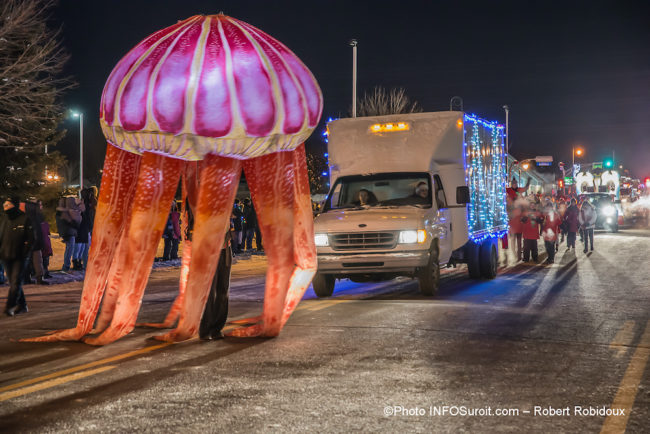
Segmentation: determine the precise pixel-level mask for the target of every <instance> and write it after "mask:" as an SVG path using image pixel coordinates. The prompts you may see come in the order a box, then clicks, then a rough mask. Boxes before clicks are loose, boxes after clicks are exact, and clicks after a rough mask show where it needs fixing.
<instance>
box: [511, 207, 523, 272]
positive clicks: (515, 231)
mask: <svg viewBox="0 0 650 434" xmlns="http://www.w3.org/2000/svg"><path fill="white" fill-rule="evenodd" d="M521 200H523V199H521ZM524 212H525V208H524V207H523V206H521V205H519V204H517V205H515V206H513V207H512V209H511V210H510V233H511V234H512V236H511V237H510V238H511V239H512V246H513V248H514V249H515V250H516V256H517V261H521V253H522V246H521V240H522V237H523V235H522V233H523V231H524V227H523V224H522V223H521V217H522V215H523V214H524Z"/></svg>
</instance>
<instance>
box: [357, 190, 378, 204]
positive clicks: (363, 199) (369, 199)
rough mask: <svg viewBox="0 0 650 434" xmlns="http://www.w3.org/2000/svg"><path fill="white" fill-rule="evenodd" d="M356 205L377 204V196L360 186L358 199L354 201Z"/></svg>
mask: <svg viewBox="0 0 650 434" xmlns="http://www.w3.org/2000/svg"><path fill="white" fill-rule="evenodd" d="M356 204H357V205H375V204H377V196H375V193H373V192H372V191H370V190H367V189H365V188H362V189H361V190H359V200H358V201H357V202H356Z"/></svg>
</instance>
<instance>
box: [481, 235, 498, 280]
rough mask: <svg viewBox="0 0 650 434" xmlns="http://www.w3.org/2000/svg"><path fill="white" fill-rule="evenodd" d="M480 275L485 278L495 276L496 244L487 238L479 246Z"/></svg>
mask: <svg viewBox="0 0 650 434" xmlns="http://www.w3.org/2000/svg"><path fill="white" fill-rule="evenodd" d="M479 262H480V264H481V276H483V277H485V278H486V279H494V278H495V277H497V267H498V263H499V256H498V253H497V246H496V243H495V242H494V240H492V239H487V240H485V241H483V244H481V248H480V260H479Z"/></svg>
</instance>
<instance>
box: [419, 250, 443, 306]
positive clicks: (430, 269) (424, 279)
mask: <svg viewBox="0 0 650 434" xmlns="http://www.w3.org/2000/svg"><path fill="white" fill-rule="evenodd" d="M418 281H419V283H420V292H421V293H422V295H436V293H437V292H438V288H439V287H440V262H439V249H438V242H437V240H435V241H434V242H433V244H432V246H431V251H430V252H429V263H428V264H427V266H426V267H423V268H420V270H419V271H418Z"/></svg>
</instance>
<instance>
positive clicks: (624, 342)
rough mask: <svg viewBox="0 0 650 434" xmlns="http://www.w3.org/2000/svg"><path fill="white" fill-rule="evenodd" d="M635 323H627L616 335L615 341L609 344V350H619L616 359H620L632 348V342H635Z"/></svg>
mask: <svg viewBox="0 0 650 434" xmlns="http://www.w3.org/2000/svg"><path fill="white" fill-rule="evenodd" d="M634 324H635V322H634V321H625V324H623V327H622V328H621V329H620V330H619V331H618V333H616V336H614V339H612V342H611V343H610V344H609V348H611V349H612V350H618V352H617V353H616V358H617V359H619V358H620V357H621V356H623V355H624V354H625V353H627V350H628V349H629V348H630V345H631V344H632V341H633V340H634Z"/></svg>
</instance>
